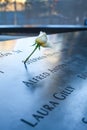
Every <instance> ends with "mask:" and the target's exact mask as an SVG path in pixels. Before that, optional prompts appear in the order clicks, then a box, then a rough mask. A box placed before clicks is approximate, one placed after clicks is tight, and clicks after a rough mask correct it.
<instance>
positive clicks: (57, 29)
mask: <svg viewBox="0 0 87 130" xmlns="http://www.w3.org/2000/svg"><path fill="white" fill-rule="evenodd" d="M81 30H83V31H84V30H87V26H82V25H50V24H49V25H30V26H29V25H25V26H20V25H16V26H13V25H8V26H5V25H3V26H2V25H1V26H0V33H1V34H3V33H4V34H6V33H13V34H15V33H16V34H17V33H21V34H23V33H26V34H27V33H29V34H31V33H33V34H35V33H39V32H40V31H45V32H46V33H48V34H51V33H62V32H72V31H81Z"/></svg>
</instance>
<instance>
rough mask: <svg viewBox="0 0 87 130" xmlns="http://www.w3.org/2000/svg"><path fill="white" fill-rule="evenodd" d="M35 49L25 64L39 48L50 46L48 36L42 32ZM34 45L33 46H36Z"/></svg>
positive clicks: (36, 41)
mask: <svg viewBox="0 0 87 130" xmlns="http://www.w3.org/2000/svg"><path fill="white" fill-rule="evenodd" d="M34 45H35V48H34V50H33V51H32V52H31V54H30V55H29V56H28V57H27V58H26V59H25V60H24V64H25V63H26V62H27V60H28V59H29V58H30V57H31V56H32V54H33V53H34V52H35V51H36V49H37V48H39V50H40V47H41V46H42V47H49V45H48V40H47V35H46V33H45V32H40V34H39V36H38V37H37V38H36V39H35V44H34ZM34 45H33V46H34Z"/></svg>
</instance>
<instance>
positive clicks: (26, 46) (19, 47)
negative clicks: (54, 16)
mask: <svg viewBox="0 0 87 130" xmlns="http://www.w3.org/2000/svg"><path fill="white" fill-rule="evenodd" d="M35 39H36V37H30V38H23V39H18V40H15V41H14V40H13V41H11V42H10V41H8V42H3V43H2V42H1V43H0V47H1V50H0V99H1V100H0V118H1V120H0V130H32V129H34V130H48V129H49V130H87V116H86V115H87V31H80V32H71V33H62V34H55V35H54V34H53V35H48V39H49V42H50V43H51V44H52V48H49V49H48V48H41V50H40V51H36V53H35V54H34V55H33V56H32V57H31V58H30V60H29V62H27V64H26V66H24V64H23V63H22V60H23V59H25V57H26V56H27V54H29V52H31V51H32V49H33V47H32V44H33V43H34V41H35ZM60 39H61V41H60ZM59 41H60V42H59ZM10 46H11V47H10ZM13 48H14V51H12V52H11V53H10V54H9V52H10V50H11V49H13ZM6 49H7V51H8V53H5V54H2V53H3V52H2V51H4V50H5V51H6ZM7 54H8V55H7Z"/></svg>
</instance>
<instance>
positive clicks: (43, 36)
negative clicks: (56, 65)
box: [35, 32, 48, 47]
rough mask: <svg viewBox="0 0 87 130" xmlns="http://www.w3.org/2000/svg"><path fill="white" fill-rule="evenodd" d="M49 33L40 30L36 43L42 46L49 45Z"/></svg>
mask: <svg viewBox="0 0 87 130" xmlns="http://www.w3.org/2000/svg"><path fill="white" fill-rule="evenodd" d="M47 40H48V39H47V35H46V33H45V32H40V34H39V36H38V37H37V38H36V40H35V43H36V44H38V45H39V46H42V47H48V41H47Z"/></svg>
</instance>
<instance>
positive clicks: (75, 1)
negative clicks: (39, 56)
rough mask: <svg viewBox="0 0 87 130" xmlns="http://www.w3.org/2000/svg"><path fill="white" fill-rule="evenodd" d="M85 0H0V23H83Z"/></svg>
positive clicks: (25, 24) (85, 10)
mask: <svg viewBox="0 0 87 130" xmlns="http://www.w3.org/2000/svg"><path fill="white" fill-rule="evenodd" d="M86 18H87V0H0V25H23V26H27V25H29V26H32V25H48V24H53V25H84V19H86Z"/></svg>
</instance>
